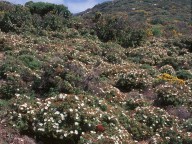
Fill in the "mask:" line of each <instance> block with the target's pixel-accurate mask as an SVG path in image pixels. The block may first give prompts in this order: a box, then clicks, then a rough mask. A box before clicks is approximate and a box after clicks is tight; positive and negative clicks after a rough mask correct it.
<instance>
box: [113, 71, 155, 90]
mask: <svg viewBox="0 0 192 144" xmlns="http://www.w3.org/2000/svg"><path fill="white" fill-rule="evenodd" d="M151 82H152V78H151V76H150V75H148V73H147V72H146V71H145V70H142V69H139V70H136V69H135V70H131V71H129V72H127V73H126V74H120V76H119V79H118V81H117V82H116V87H118V88H119V89H120V90H122V91H130V90H132V89H143V88H146V87H148V86H149V85H150V84H151Z"/></svg>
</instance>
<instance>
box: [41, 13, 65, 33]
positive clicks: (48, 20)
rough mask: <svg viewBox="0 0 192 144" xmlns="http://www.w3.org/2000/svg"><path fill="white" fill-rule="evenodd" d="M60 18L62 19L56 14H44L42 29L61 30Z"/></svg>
mask: <svg viewBox="0 0 192 144" xmlns="http://www.w3.org/2000/svg"><path fill="white" fill-rule="evenodd" d="M62 20H63V19H62V18H61V17H59V16H57V15H53V14H46V15H45V16H44V18H43V24H42V27H43V28H44V29H47V30H53V31H56V30H61V28H62V27H63V22H62Z"/></svg>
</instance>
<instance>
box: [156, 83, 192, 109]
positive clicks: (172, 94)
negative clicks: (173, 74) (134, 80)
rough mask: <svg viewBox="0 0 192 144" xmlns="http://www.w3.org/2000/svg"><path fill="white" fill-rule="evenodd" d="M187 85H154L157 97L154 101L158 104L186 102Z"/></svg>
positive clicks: (178, 104)
mask: <svg viewBox="0 0 192 144" xmlns="http://www.w3.org/2000/svg"><path fill="white" fill-rule="evenodd" d="M189 91H190V89H189V87H188V86H180V85H179V84H176V85H172V84H164V85H159V86H158V87H156V94H157V99H156V101H155V103H156V104H157V105H158V106H162V107H165V106H170V105H172V106H180V105H183V104H186V103H187V97H188V92H189Z"/></svg>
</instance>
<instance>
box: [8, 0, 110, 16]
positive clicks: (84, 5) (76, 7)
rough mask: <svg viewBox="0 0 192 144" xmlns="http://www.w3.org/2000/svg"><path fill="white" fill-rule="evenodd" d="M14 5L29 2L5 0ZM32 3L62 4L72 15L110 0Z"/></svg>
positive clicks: (56, 0) (57, 0) (48, 0)
mask: <svg viewBox="0 0 192 144" xmlns="http://www.w3.org/2000/svg"><path fill="white" fill-rule="evenodd" d="M6 1H9V2H11V3H14V4H25V3H26V2H28V1H31V0H6ZM32 1H33V2H39V1H42V2H49V3H55V4H64V5H65V6H67V7H68V9H69V10H70V11H71V12H72V13H78V12H82V11H84V10H86V9H88V8H92V7H93V6H95V5H96V4H98V3H102V2H105V1H110V0H32Z"/></svg>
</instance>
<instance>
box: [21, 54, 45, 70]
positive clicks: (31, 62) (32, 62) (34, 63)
mask: <svg viewBox="0 0 192 144" xmlns="http://www.w3.org/2000/svg"><path fill="white" fill-rule="evenodd" d="M19 59H20V60H21V61H22V62H23V63H24V65H25V66H27V67H29V68H31V69H33V70H35V69H39V68H40V67H41V62H40V61H39V60H38V59H37V58H35V57H34V56H31V55H20V56H19Z"/></svg>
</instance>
